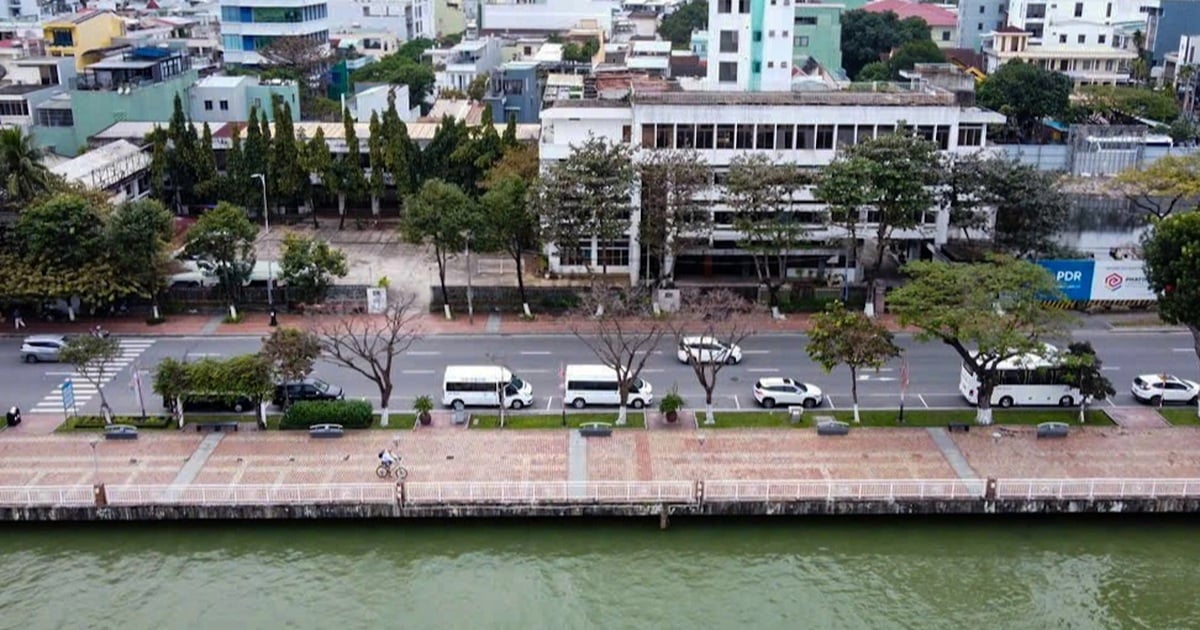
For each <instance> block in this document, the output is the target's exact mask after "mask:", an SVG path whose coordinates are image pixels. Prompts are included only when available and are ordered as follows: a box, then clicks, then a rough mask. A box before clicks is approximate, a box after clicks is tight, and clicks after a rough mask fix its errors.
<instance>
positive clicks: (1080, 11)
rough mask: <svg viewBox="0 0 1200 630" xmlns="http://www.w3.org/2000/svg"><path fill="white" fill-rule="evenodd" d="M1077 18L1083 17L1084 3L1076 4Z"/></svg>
mask: <svg viewBox="0 0 1200 630" xmlns="http://www.w3.org/2000/svg"><path fill="white" fill-rule="evenodd" d="M1075 17H1083V3H1082V2H1076V3H1075Z"/></svg>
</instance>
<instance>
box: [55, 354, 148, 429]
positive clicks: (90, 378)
mask: <svg viewBox="0 0 1200 630" xmlns="http://www.w3.org/2000/svg"><path fill="white" fill-rule="evenodd" d="M120 356H121V346H120V344H119V343H118V342H117V340H116V339H113V338H111V337H99V336H97V335H80V336H78V337H71V338H70V339H69V340H67V345H65V346H63V349H62V350H61V351H60V352H59V360H60V361H62V362H63V363H70V364H71V365H73V366H75V372H76V373H77V374H79V375H80V376H82V377H83V380H85V381H87V382H88V384H89V385H91V386H92V387H95V388H96V392H97V393H98V394H100V413H101V414H103V415H104V423H105V424H112V421H113V414H112V407H110V406H109V404H108V399H107V398H105V397H104V380H105V379H104V377H105V375H106V373H111V371H112V369H113V367H112V366H113V362H115V361H116V360H117V359H118V358H119V357H120ZM135 369H136V368H135Z"/></svg>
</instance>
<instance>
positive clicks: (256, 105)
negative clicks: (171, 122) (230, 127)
mask: <svg viewBox="0 0 1200 630" xmlns="http://www.w3.org/2000/svg"><path fill="white" fill-rule="evenodd" d="M276 98H279V99H282V100H283V102H285V103H287V104H288V106H290V107H291V110H292V120H293V122H295V121H299V120H300V87H299V86H298V85H296V84H295V83H294V82H292V81H284V80H282V79H269V80H266V81H263V80H261V79H259V78H258V77H256V76H247V75H242V76H223V75H218V76H211V77H204V78H203V79H200V80H198V81H196V82H195V83H194V84H193V85H192V86H191V87H190V88H189V89H188V95H187V99H188V102H187V107H188V115H189V116H190V117H191V119H192V120H193V121H195V122H209V123H216V122H244V121H247V120H249V119H250V112H251V111H254V112H255V114H256V115H258V116H261V115H262V113H264V112H265V113H266V115H267V119H268V120H274V118H275V113H274V110H273V109H272V108H271V105H272V103H274V101H275V99H276Z"/></svg>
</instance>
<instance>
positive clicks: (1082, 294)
mask: <svg viewBox="0 0 1200 630" xmlns="http://www.w3.org/2000/svg"><path fill="white" fill-rule="evenodd" d="M1038 264H1040V265H1041V266H1043V267H1045V268H1046V269H1047V270H1049V271H1050V275H1052V276H1054V281H1055V282H1056V283H1058V290H1059V291H1062V293H1063V295H1064V296H1066V299H1067V300H1069V301H1071V302H1087V301H1088V300H1091V299H1092V297H1091V296H1092V284H1093V282H1092V279H1093V275H1094V271H1095V261H1091V260H1042V261H1038Z"/></svg>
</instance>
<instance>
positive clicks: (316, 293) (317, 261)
mask: <svg viewBox="0 0 1200 630" xmlns="http://www.w3.org/2000/svg"><path fill="white" fill-rule="evenodd" d="M279 264H280V267H281V268H282V273H283V278H284V280H286V281H287V286H288V291H289V294H293V293H294V295H295V299H296V301H299V302H304V303H309V304H313V303H317V302H320V301H321V300H322V299H324V297H325V292H326V291H327V290H328V289H329V285H330V284H332V282H333V278H335V277H336V278H344V277H345V276H346V274H347V273H348V272H349V270H348V269H347V267H346V254H344V253H342V251H341V250H340V249H337V248H334V247H330V246H329V243H328V242H327V241H324V240H320V239H316V238H312V237H309V236H299V235H296V234H288V235H287V236H285V237H284V238H283V254H282V259H281V260H280V261H279Z"/></svg>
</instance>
